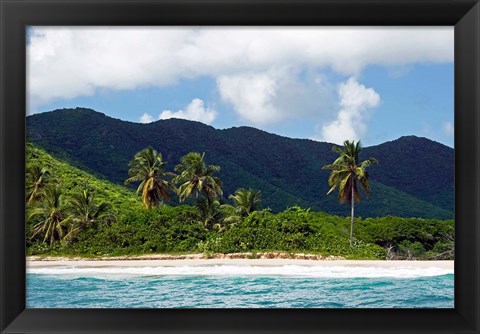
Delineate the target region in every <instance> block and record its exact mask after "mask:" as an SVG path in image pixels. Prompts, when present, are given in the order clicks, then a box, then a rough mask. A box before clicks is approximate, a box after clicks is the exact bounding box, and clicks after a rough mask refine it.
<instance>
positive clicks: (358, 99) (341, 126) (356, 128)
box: [314, 77, 380, 144]
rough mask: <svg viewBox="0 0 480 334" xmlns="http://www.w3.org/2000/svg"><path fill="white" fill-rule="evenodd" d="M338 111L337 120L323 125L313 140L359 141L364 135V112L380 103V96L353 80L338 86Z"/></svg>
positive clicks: (339, 142)
mask: <svg viewBox="0 0 480 334" xmlns="http://www.w3.org/2000/svg"><path fill="white" fill-rule="evenodd" d="M338 95H339V98H340V103H339V105H340V111H339V112H338V115H337V118H336V119H335V120H334V121H332V122H331V123H328V124H326V125H323V126H322V128H321V134H320V135H319V136H317V137H315V138H314V139H316V140H320V141H326V142H331V143H335V144H342V143H343V142H344V141H345V140H360V139H362V137H363V136H364V135H365V133H366V130H367V126H366V118H367V115H366V111H367V110H368V109H370V108H374V107H376V106H378V105H379V103H380V96H379V95H378V93H377V92H375V90H373V89H372V88H366V87H365V86H364V85H361V84H359V83H358V82H357V81H356V80H355V78H353V77H351V78H350V79H348V81H346V82H344V83H341V84H340V85H339V86H338Z"/></svg>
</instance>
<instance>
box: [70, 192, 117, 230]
mask: <svg viewBox="0 0 480 334" xmlns="http://www.w3.org/2000/svg"><path fill="white" fill-rule="evenodd" d="M95 202H96V201H95V195H94V194H92V193H91V192H90V191H89V190H88V189H84V190H82V191H80V192H78V193H75V194H73V195H72V196H70V198H69V201H68V207H67V210H68V213H69V217H70V219H71V222H72V224H71V225H70V227H71V228H70V230H69V232H68V234H67V235H65V238H66V239H71V238H72V237H74V236H75V234H76V233H77V232H79V231H81V230H83V229H85V228H88V227H91V226H95V225H96V224H97V223H98V222H101V221H103V220H105V219H108V218H110V216H109V215H108V213H109V212H108V209H109V205H108V203H101V204H100V205H98V206H97V205H96V203H95Z"/></svg>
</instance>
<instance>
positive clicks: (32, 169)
mask: <svg viewBox="0 0 480 334" xmlns="http://www.w3.org/2000/svg"><path fill="white" fill-rule="evenodd" d="M25 179H26V196H27V198H26V202H27V203H28V204H32V203H34V202H35V201H37V200H39V199H40V197H41V196H42V194H43V190H44V188H45V187H47V186H48V185H49V184H50V183H51V182H52V181H53V180H52V179H51V177H50V172H49V171H48V170H47V169H46V168H42V167H40V166H39V165H33V164H32V165H29V166H27V170H26V177H25Z"/></svg>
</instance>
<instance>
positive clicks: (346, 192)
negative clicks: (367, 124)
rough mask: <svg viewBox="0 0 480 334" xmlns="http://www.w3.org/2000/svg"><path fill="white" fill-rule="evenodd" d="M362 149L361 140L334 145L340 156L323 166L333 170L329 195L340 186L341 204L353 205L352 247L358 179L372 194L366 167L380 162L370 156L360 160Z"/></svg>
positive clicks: (368, 194)
mask: <svg viewBox="0 0 480 334" xmlns="http://www.w3.org/2000/svg"><path fill="white" fill-rule="evenodd" d="M361 150H362V146H361V144H360V141H358V142H357V143H356V144H355V141H352V142H350V141H348V140H346V141H345V142H344V143H343V149H341V148H339V147H337V146H333V151H334V152H336V153H338V155H339V157H338V158H337V159H336V160H335V161H334V162H333V164H330V165H325V166H323V169H331V170H332V172H331V174H330V177H329V179H328V185H329V186H330V187H331V188H330V190H329V191H328V193H327V195H328V194H330V193H331V192H332V191H334V190H335V189H336V188H338V200H339V202H340V203H341V204H343V203H350V206H351V225H350V247H352V245H353V223H354V210H355V201H357V202H359V201H360V199H361V198H360V193H359V192H358V186H357V181H358V183H360V186H361V187H362V189H363V191H364V192H365V194H367V196H368V197H369V196H370V184H369V182H368V172H367V171H366V168H367V167H368V166H371V165H373V164H376V163H378V162H377V160H376V159H374V158H369V159H367V160H364V161H362V162H360V163H359V162H358V154H359V153H360V151H361Z"/></svg>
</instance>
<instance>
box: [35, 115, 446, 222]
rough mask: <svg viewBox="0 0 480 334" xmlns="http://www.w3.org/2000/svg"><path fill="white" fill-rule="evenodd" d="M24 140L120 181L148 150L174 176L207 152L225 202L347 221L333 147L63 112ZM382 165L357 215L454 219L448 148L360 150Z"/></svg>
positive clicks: (403, 143)
mask: <svg viewBox="0 0 480 334" xmlns="http://www.w3.org/2000/svg"><path fill="white" fill-rule="evenodd" d="M27 138H28V139H29V140H31V141H32V142H35V143H37V144H38V145H39V146H41V147H42V148H44V149H46V150H47V151H49V152H59V153H60V152H63V153H64V154H66V155H68V156H69V157H71V158H72V159H75V160H78V161H79V162H80V164H83V165H85V166H86V167H88V168H90V169H91V170H94V171H95V172H96V173H99V174H101V175H104V176H105V177H106V178H108V179H109V180H111V181H113V182H117V183H122V182H123V180H125V178H126V177H127V171H128V162H129V161H130V160H131V159H132V157H133V156H134V154H135V153H136V152H137V151H139V150H140V149H143V148H144V147H146V146H149V145H151V146H153V147H154V148H155V149H157V150H159V151H160V152H162V154H163V157H164V160H166V161H168V169H170V170H173V168H174V166H175V165H176V164H177V163H178V162H179V160H180V158H181V157H182V156H183V155H185V154H186V153H188V152H191V151H198V152H205V154H206V160H207V163H209V164H217V165H220V166H221V167H222V170H221V172H220V174H219V176H220V177H221V178H222V180H223V182H224V192H225V196H228V194H230V193H233V192H234V191H235V190H236V189H237V188H239V187H253V188H256V189H260V190H261V191H262V198H263V205H264V207H270V208H271V209H273V210H274V211H281V210H283V209H285V208H286V207H287V206H291V205H295V204H297V205H300V206H302V207H311V208H312V209H313V210H322V211H326V212H329V213H333V214H339V215H348V214H349V210H348V208H347V207H346V206H340V205H339V204H338V203H337V200H336V196H335V195H333V194H332V195H330V196H326V195H325V194H326V192H327V191H328V184H327V179H328V171H326V170H322V166H323V165H325V164H327V163H331V162H332V161H333V160H334V159H335V153H334V152H332V150H331V149H332V144H328V143H319V142H315V141H312V140H300V139H291V138H286V137H281V136H277V135H274V134H270V133H267V132H265V131H261V130H258V129H255V128H250V127H238V128H231V129H226V130H216V129H214V128H213V127H211V126H207V125H204V124H202V123H198V122H192V121H186V120H179V119H169V120H162V121H157V122H153V123H149V124H138V123H132V122H125V121H121V120H117V119H113V118H110V117H107V116H105V115H103V114H101V113H98V112H95V111H93V110H90V109H82V108H77V109H62V110H56V111H53V112H48V113H42V114H37V115H33V116H29V117H28V118H27ZM369 156H373V157H375V158H377V159H378V160H379V162H380V164H379V165H378V166H374V167H371V168H370V169H369V171H370V176H371V180H372V189H373V193H372V199H371V200H369V201H368V200H365V201H363V202H362V203H360V204H359V205H358V206H357V210H356V211H357V212H358V214H359V215H360V216H363V217H367V216H382V215H385V214H392V215H398V216H405V217H411V216H416V217H425V218H442V219H443V218H453V189H454V185H453V175H454V174H453V167H454V152H453V149H451V148H449V147H446V146H444V145H441V144H438V143H435V142H433V141H430V140H428V139H425V138H418V137H413V136H412V137H402V138H400V139H398V140H396V141H392V142H388V143H384V144H381V145H378V146H374V147H368V148H365V149H364V151H363V158H365V157H369Z"/></svg>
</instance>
